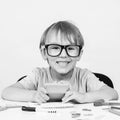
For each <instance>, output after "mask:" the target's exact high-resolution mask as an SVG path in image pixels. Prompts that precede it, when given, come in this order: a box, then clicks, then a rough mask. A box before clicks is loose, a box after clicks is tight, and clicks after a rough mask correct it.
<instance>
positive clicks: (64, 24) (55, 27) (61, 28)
mask: <svg viewBox="0 0 120 120" xmlns="http://www.w3.org/2000/svg"><path fill="white" fill-rule="evenodd" d="M51 31H55V32H56V34H57V33H58V32H60V33H61V35H62V36H63V37H65V38H67V39H68V40H69V41H70V43H72V39H73V40H74V42H75V44H76V45H80V46H81V47H83V46H84V39H83V37H82V34H81V32H80V31H79V29H78V28H77V27H76V26H75V25H74V24H72V23H70V22H68V21H59V22H56V23H53V24H52V25H50V26H49V27H48V28H47V29H46V30H45V31H44V33H43V35H42V36H41V40H40V45H39V48H40V49H41V46H43V45H45V43H46V39H47V35H48V33H50V32H51Z"/></svg>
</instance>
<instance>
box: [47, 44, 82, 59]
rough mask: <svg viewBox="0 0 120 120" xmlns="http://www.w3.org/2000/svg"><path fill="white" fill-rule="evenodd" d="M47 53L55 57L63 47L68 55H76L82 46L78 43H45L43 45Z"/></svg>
mask: <svg viewBox="0 0 120 120" xmlns="http://www.w3.org/2000/svg"><path fill="white" fill-rule="evenodd" d="M45 48H46V50H47V54H48V55H49V56H51V57H57V56H59V55H60V54H61V52H62V51H63V49H65V51H66V53H67V55H68V56H69V57H78V56H79V55H80V51H81V49H82V47H81V46H80V45H58V44H47V45H45Z"/></svg>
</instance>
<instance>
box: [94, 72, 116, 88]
mask: <svg viewBox="0 0 120 120" xmlns="http://www.w3.org/2000/svg"><path fill="white" fill-rule="evenodd" d="M93 73H94V75H95V76H96V77H98V78H99V80H100V81H103V82H104V83H105V84H107V85H108V86H109V87H111V88H114V86H113V82H112V80H111V79H110V78H109V77H108V76H106V75H104V74H101V73H95V72H93Z"/></svg>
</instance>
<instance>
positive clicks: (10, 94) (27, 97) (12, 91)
mask: <svg viewBox="0 0 120 120" xmlns="http://www.w3.org/2000/svg"><path fill="white" fill-rule="evenodd" d="M36 92H37V91H35V90H28V89H25V88H24V87H23V86H22V85H21V84H20V83H19V82H16V83H15V84H13V85H11V86H9V87H7V88H5V89H4V90H3V92H2V94H1V97H2V98H3V99H6V100H12V101H30V102H33V101H34V99H33V98H34V95H35V93H36Z"/></svg>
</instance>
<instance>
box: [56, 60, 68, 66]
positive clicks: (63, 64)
mask: <svg viewBox="0 0 120 120" xmlns="http://www.w3.org/2000/svg"><path fill="white" fill-rule="evenodd" d="M56 63H57V64H59V65H60V66H62V67H66V66H67V65H68V64H69V63H70V61H57V62H56Z"/></svg>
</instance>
